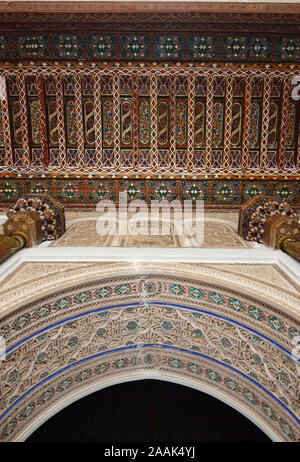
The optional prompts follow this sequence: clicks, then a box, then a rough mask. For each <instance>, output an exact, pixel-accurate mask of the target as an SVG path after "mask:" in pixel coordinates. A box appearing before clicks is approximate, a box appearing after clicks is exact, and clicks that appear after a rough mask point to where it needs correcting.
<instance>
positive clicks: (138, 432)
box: [27, 380, 271, 443]
mask: <svg viewBox="0 0 300 462" xmlns="http://www.w3.org/2000/svg"><path fill="white" fill-rule="evenodd" d="M27 441H28V442H50V441H51V442H78V441H81V442H118V443H123V442H135V443H137V442H139V443H140V442H164V443H168V442H170V441H171V442H182V443H183V442H212V441H215V442H217V441H218V442H225V441H226V442H267V441H271V440H270V439H269V438H268V436H267V435H265V434H264V433H263V432H262V431H261V430H260V429H259V428H258V427H257V426H256V425H255V424H253V423H252V422H251V421H250V420H248V419H247V418H246V417H244V416H243V415H242V414H240V413H239V412H238V411H236V410H235V409H233V408H231V407H230V406H228V405H226V404H225V403H223V402H221V401H219V400H218V399H216V398H213V397H212V396H210V395H207V394H205V393H202V392H200V391H197V390H194V389H192V388H189V387H185V386H183V385H178V384H175V383H170V382H164V381H158V380H139V381H135V382H127V383H123V384H119V385H114V386H111V387H108V388H104V389H103V390H99V391H98V392H95V393H93V394H91V395H88V396H86V397H84V398H82V399H80V400H78V401H76V402H74V403H73V404H71V405H70V406H68V407H66V408H65V409H63V410H62V411H60V412H59V413H58V414H56V415H54V416H53V417H52V418H50V419H49V420H48V421H47V422H45V423H44V424H43V425H42V426H41V427H40V428H38V429H37V430H36V431H35V432H34V433H33V434H32V435H31V436H30V437H29V438H28V439H27Z"/></svg>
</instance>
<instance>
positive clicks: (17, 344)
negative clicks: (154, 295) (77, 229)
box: [0, 301, 300, 363]
mask: <svg viewBox="0 0 300 462" xmlns="http://www.w3.org/2000/svg"><path fill="white" fill-rule="evenodd" d="M145 305H158V306H168V307H172V308H182V309H185V310H190V311H195V312H198V313H202V314H207V315H209V316H212V317H215V318H219V319H222V320H224V321H226V322H229V323H230V324H235V325H236V326H239V327H242V328H243V329H246V330H248V331H249V332H252V333H253V334H255V335H257V336H258V337H262V338H264V339H265V340H267V341H268V342H270V343H272V344H273V345H275V346H276V348H279V349H280V350H281V351H283V352H284V353H285V354H286V355H288V356H289V357H290V358H292V359H293V360H294V361H298V362H299V363H300V359H298V360H295V358H294V357H293V356H292V353H291V352H290V351H288V350H287V349H286V348H284V347H283V346H281V345H280V344H279V343H277V342H275V341H274V340H272V339H270V338H269V337H267V336H266V335H264V334H262V333H260V332H257V331H256V330H255V329H252V328H251V327H248V326H245V325H244V324H242V323H241V322H239V321H234V320H232V319H230V318H228V317H226V316H222V315H220V314H217V313H212V312H211V311H207V310H203V309H200V308H193V307H190V306H186V305H177V304H173V303H164V302H150V301H149V302H147V303H142V302H136V303H127V304H126V303H125V304H123V305H113V306H109V307H106V308H98V309H95V310H91V311H87V312H85V313H80V314H77V315H75V316H72V317H70V318H66V319H63V320H62V321H58V322H57V323H54V324H51V325H50V326H47V327H45V328H44V329H41V330H39V331H37V332H35V333H34V334H32V335H30V336H28V337H26V338H25V339H23V340H20V342H18V343H16V344H15V345H14V346H12V347H10V348H9V349H8V350H7V351H6V355H8V354H10V353H11V352H12V351H13V350H15V349H16V348H18V347H19V346H21V345H23V344H24V343H26V342H28V340H31V339H32V338H34V337H37V336H39V335H41V334H42V333H43V332H47V331H48V330H51V329H53V328H54V327H57V326H60V325H62V324H66V323H68V322H71V321H73V320H75V319H79V318H82V317H84V316H89V315H90V314H95V313H99V312H101V311H109V310H113V309H116V308H130V307H135V306H145ZM0 359H1V358H0Z"/></svg>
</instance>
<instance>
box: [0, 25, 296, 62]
mask: <svg viewBox="0 0 300 462" xmlns="http://www.w3.org/2000/svg"><path fill="white" fill-rule="evenodd" d="M117 41H118V42H120V48H118V47H117V46H116V43H117ZM151 41H152V42H153V44H154V46H153V49H152V48H151V47H150V43H151ZM84 42H86V43H87V46H86V47H84V45H83V44H84ZM10 44H13V47H12V48H11V49H10ZM185 55H187V56H188V57H189V58H190V59H195V60H201V61H211V60H214V59H231V60H239V61H243V60H244V61H249V60H250V61H260V60H268V59H269V60H270V59H272V58H274V57H275V58H276V60H277V61H293V62H297V61H300V40H299V38H297V37H291V36H290V37H289V36H286V37H280V38H276V39H275V40H273V39H272V38H270V37H266V36H264V35H262V34H258V35H255V36H247V35H245V34H238V35H228V36H226V37H224V36H222V35H221V34H201V33H200V34H199V33H193V34H192V33H190V34H187V35H186V36H185V35H183V34H178V33H176V34H174V33H172V34H149V33H145V34H132V33H131V34H124V33H110V34H108V33H93V34H90V33H84V32H80V33H74V32H73V33H60V34H56V33H54V34H52V33H50V34H49V33H43V34H34V33H26V34H24V33H22V34H14V35H11V34H9V33H6V34H3V35H0V57H1V58H2V57H6V58H10V59H13V58H23V59H24V58H31V59H43V58H45V57H46V58H48V59H51V58H52V59H53V58H61V59H62V58H63V59H77V58H79V59H86V58H91V57H94V58H97V59H103V60H105V59H108V58H109V59H123V58H125V59H163V60H169V59H174V58H176V59H177V58H184V56H185Z"/></svg>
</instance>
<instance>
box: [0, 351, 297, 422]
mask: <svg viewBox="0 0 300 462" xmlns="http://www.w3.org/2000/svg"><path fill="white" fill-rule="evenodd" d="M138 348H163V349H166V350H174V351H179V352H181V353H187V354H191V355H194V356H200V357H202V358H205V359H208V360H210V361H212V362H214V363H216V364H219V365H221V366H223V367H226V368H227V369H229V370H231V371H233V372H235V373H237V374H239V375H241V376H242V377H244V378H245V379H246V380H249V381H250V382H252V383H253V384H254V385H256V386H257V387H258V388H260V389H261V390H263V391H264V392H265V393H266V394H268V395H269V396H270V397H271V398H272V399H274V400H275V401H276V402H277V403H278V404H279V405H280V406H281V407H282V408H283V409H285V411H287V412H288V413H289V414H290V415H291V417H292V418H293V419H294V420H295V421H296V422H297V423H298V424H300V420H299V419H298V418H297V417H296V416H295V415H294V414H293V412H292V411H290V409H288V408H287V407H286V406H285V405H284V403H282V402H281V401H280V400H278V398H276V397H275V396H274V395H273V394H272V393H271V392H269V391H268V390H267V389H266V388H265V387H264V386H262V385H261V384H259V383H258V382H256V381H255V380H254V379H252V378H250V377H248V376H247V375H246V374H244V373H243V372H240V371H238V370H237V369H235V368H234V367H232V366H229V365H228V364H226V363H222V362H221V361H219V360H217V359H215V358H211V357H209V356H207V355H204V354H203V353H198V352H195V351H190V350H185V349H182V348H177V347H172V346H170V345H156V344H144V345H131V346H126V347H122V348H116V349H115V350H109V351H105V352H102V353H98V354H96V355H93V356H90V357H88V358H84V359H81V360H80V361H77V362H76V363H72V364H69V365H68V366H66V367H64V368H63V369H61V370H60V371H57V372H55V373H54V374H52V375H50V376H48V377H46V378H45V379H44V380H42V381H41V382H40V383H39V384H37V385H35V386H34V387H32V388H31V389H30V390H28V391H27V392H26V393H24V395H22V396H21V397H20V398H19V399H17V400H16V401H15V402H14V403H13V404H12V405H11V406H10V407H9V408H8V409H7V410H6V411H5V412H4V413H3V414H2V415H1V416H0V420H1V419H3V418H4V417H5V416H6V415H7V413H9V412H10V411H11V410H12V409H13V408H14V407H15V406H16V405H17V404H19V403H20V402H21V401H22V400H23V399H24V398H25V397H26V396H28V395H29V394H30V393H32V392H33V391H34V390H36V389H37V388H39V387H40V386H41V385H43V384H44V383H46V382H48V381H49V380H51V379H53V378H54V377H56V376H58V375H59V374H61V373H63V372H65V371H67V370H69V369H71V368H72V367H75V366H78V365H79V364H83V363H85V362H87V361H90V360H92V359H95V358H99V357H101V356H105V355H108V354H113V353H116V352H118V351H126V350H132V349H138Z"/></svg>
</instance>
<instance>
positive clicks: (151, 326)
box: [0, 274, 299, 441]
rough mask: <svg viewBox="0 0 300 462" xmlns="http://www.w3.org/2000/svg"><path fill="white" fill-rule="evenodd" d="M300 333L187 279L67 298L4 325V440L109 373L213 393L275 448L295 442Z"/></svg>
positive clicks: (258, 305)
mask: <svg viewBox="0 0 300 462" xmlns="http://www.w3.org/2000/svg"><path fill="white" fill-rule="evenodd" d="M141 297H142V298H141ZM154 300H155V301H154ZM297 329H298V323H297V321H296V320H295V319H293V317H291V316H290V315H288V314H287V313H283V312H282V311H280V310H279V309H277V308H275V307H272V306H271V305H267V304H265V303H264V302H261V301H259V300H257V299H254V298H252V297H248V296H246V295H242V294H240V293H239V292H235V291H233V290H232V289H225V288H222V287H218V286H217V285H214V284H205V283H199V281H197V282H196V281H193V280H191V279H188V278H176V277H167V276H155V275H147V274H146V275H145V274H144V275H142V276H141V275H140V276H136V275H135V276H127V277H112V278H108V279H105V280H99V279H97V281H96V282H90V283H86V284H81V285H80V286H78V287H74V288H69V289H65V290H63V291H62V292H58V293H55V294H52V295H50V296H46V297H44V298H42V299H40V300H38V301H35V302H31V303H29V304H28V305H25V306H23V307H21V308H19V309H18V310H16V311H15V312H12V313H10V314H8V315H7V316H5V317H4V318H2V319H1V324H0V332H1V334H2V335H3V336H4V337H5V339H6V342H7V352H8V357H7V360H6V361H4V362H3V365H2V367H1V371H0V374H1V384H3V386H2V395H1V408H2V412H1V416H0V438H1V439H2V440H11V439H14V438H15V437H16V435H17V434H18V432H20V431H21V430H22V428H25V427H26V426H27V425H29V423H32V420H33V419H34V418H35V416H37V415H38V414H40V413H41V412H44V411H45V410H46V409H48V410H49V408H51V406H53V405H54V403H55V401H59V400H60V398H61V397H62V396H63V395H64V396H66V394H67V393H70V392H71V391H72V392H73V391H75V390H76V387H77V388H78V386H81V385H82V386H84V384H86V383H88V382H89V380H91V381H96V382H97V381H98V380H99V378H101V377H102V376H106V372H107V373H108V375H111V374H112V375H114V374H115V373H117V372H121V371H126V370H127V371H129V370H131V371H133V370H135V369H140V370H145V369H146V370H148V369H149V370H151V369H152V370H153V371H163V370H165V371H168V372H169V373H172V371H173V372H174V373H175V372H176V373H183V376H186V377H194V379H197V380H199V381H200V382H199V383H201V382H204V383H207V384H210V385H211V386H213V387H214V389H215V391H216V392H217V391H218V390H219V391H220V392H223V393H224V392H225V394H226V395H227V396H228V397H229V396H230V397H231V398H233V399H236V400H237V402H240V403H241V404H242V406H245V409H246V410H248V411H249V412H250V414H251V415H252V416H253V418H254V420H255V419H258V420H259V421H261V422H264V424H265V426H266V428H271V429H273V431H274V432H275V434H276V435H277V438H279V439H281V440H286V441H295V440H297V438H298V435H299V409H298V407H297V403H296V401H295V396H297V390H298V389H299V375H298V373H297V365H296V363H295V361H294V360H293V359H292V355H291V349H292V345H293V342H292V339H293V338H294V336H297V334H298V332H299V331H298V330H297ZM149 348H150V349H149ZM29 351H30V353H31V354H30V355H28V354H27V355H25V352H29ZM132 352H134V357H132V356H131V353H132ZM111 355H112V356H113V359H111ZM24 358H25V359H24ZM133 366H134V367H133ZM28 370H30V371H31V372H30V375H28ZM125 375H126V372H125ZM74 387H75V388H74Z"/></svg>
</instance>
